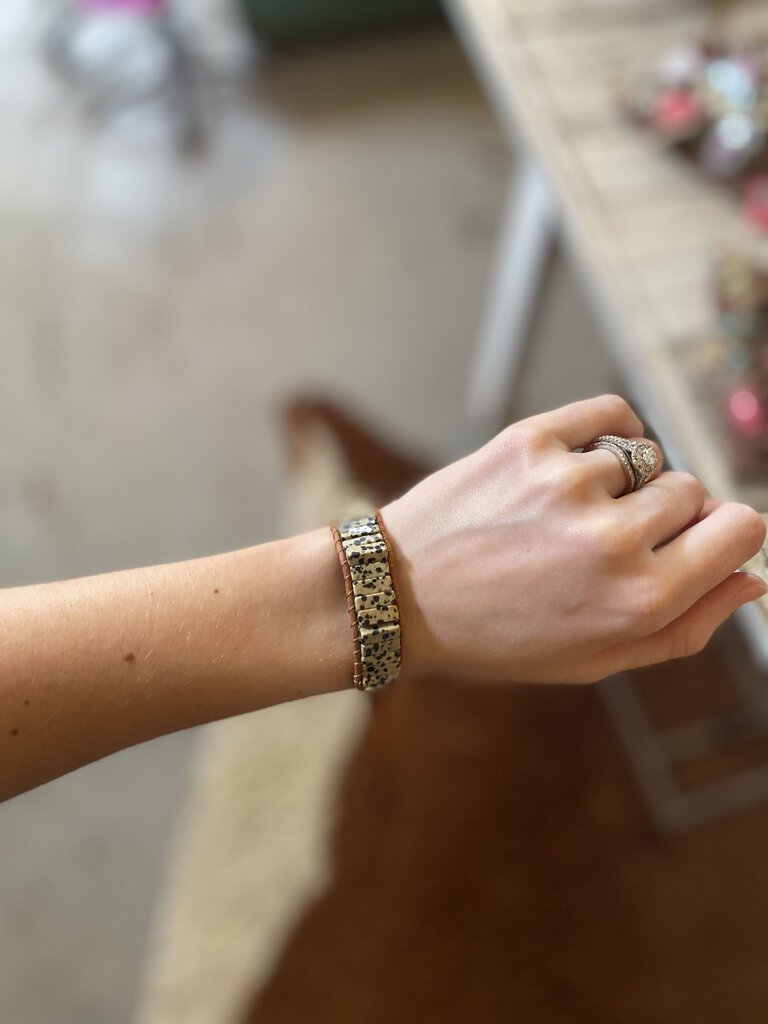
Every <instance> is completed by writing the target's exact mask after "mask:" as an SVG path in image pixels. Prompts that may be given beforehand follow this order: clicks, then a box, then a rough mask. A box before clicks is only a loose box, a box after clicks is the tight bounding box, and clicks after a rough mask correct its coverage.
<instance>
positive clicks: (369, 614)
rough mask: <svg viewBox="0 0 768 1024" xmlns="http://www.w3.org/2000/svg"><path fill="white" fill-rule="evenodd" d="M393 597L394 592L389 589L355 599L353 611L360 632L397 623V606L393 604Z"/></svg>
mask: <svg viewBox="0 0 768 1024" xmlns="http://www.w3.org/2000/svg"><path fill="white" fill-rule="evenodd" d="M394 596H395V595H394V591H393V590H392V589H391V588H390V589H389V590H388V591H387V592H384V593H376V594H363V595H361V596H359V597H355V611H356V612H357V621H358V624H359V626H360V629H361V631H362V630H363V629H373V627H374V626H384V625H387V624H388V623H397V622H399V617H398V614H397V606H396V605H395V604H394V603H393V599H394Z"/></svg>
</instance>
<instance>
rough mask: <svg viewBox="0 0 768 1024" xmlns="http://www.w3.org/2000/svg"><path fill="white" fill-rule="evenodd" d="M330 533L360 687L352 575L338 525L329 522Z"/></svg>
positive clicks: (355, 670)
mask: <svg viewBox="0 0 768 1024" xmlns="http://www.w3.org/2000/svg"><path fill="white" fill-rule="evenodd" d="M331 534H332V535H333V541H334V544H335V545H336V551H337V553H338V556H339V562H340V563H341V572H342V575H343V577H344V589H345V591H346V593H347V614H348V615H349V622H350V625H351V626H352V638H353V640H354V645H355V668H354V673H353V676H352V681H353V682H354V684H355V686H356V687H357V688H358V689H362V685H363V657H362V653H361V649H360V627H359V625H358V622H357V612H356V611H355V594H354V591H353V589H352V577H351V575H350V571H349V562H348V561H347V555H346V552H345V551H344V545H343V544H342V541H341V534H340V533H339V530H338V527H336V526H334V525H333V524H331ZM382 536H383V534H382Z"/></svg>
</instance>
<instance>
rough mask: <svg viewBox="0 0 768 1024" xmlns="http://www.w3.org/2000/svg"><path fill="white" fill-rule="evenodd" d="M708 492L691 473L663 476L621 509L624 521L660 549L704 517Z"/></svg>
mask: <svg viewBox="0 0 768 1024" xmlns="http://www.w3.org/2000/svg"><path fill="white" fill-rule="evenodd" d="M706 502H707V492H706V490H705V488H704V485H703V484H702V483H701V481H700V480H699V479H698V478H697V477H695V476H692V475H691V474H690V473H662V474H661V476H659V477H657V478H656V479H655V480H651V481H650V482H649V483H647V484H646V485H645V486H644V487H641V488H640V490H639V491H635V492H634V493H633V494H627V495H626V496H625V497H624V498H622V499H621V503H620V505H619V506H617V510H619V509H620V511H621V514H622V517H623V521H624V522H625V523H626V524H627V525H628V526H629V527H630V528H631V529H633V530H635V531H636V532H637V533H638V535H640V536H642V537H643V539H644V540H645V541H646V543H647V544H648V546H649V547H651V548H657V547H659V546H660V545H661V544H666V543H667V542H668V541H670V540H672V538H673V537H676V536H677V534H679V533H680V531H681V530H684V529H685V528H686V527H689V526H692V525H693V524H694V523H696V522H698V521H699V520H700V519H701V518H702V516H703V515H704V509H705V505H706Z"/></svg>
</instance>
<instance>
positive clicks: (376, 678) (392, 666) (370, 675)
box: [362, 644, 400, 687]
mask: <svg viewBox="0 0 768 1024" xmlns="http://www.w3.org/2000/svg"><path fill="white" fill-rule="evenodd" d="M362 665H363V684H364V686H366V687H368V686H372V685H376V686H384V685H385V684H386V683H389V682H391V681H392V680H393V679H395V678H396V677H397V674H398V672H399V671H400V645H399V644H397V645H396V647H395V648H394V649H392V650H383V651H382V650H377V651H376V652H375V653H371V652H368V651H367V650H366V652H365V653H363V656H362Z"/></svg>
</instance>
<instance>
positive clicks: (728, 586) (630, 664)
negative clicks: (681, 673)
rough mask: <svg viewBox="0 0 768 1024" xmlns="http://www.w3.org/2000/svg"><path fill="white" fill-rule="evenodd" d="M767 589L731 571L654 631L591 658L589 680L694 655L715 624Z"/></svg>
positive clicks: (749, 578)
mask: <svg viewBox="0 0 768 1024" xmlns="http://www.w3.org/2000/svg"><path fill="white" fill-rule="evenodd" d="M767 591H768V586H766V584H765V583H763V582H762V580H760V579H758V578H756V577H754V576H751V575H750V574H749V573H743V572H735V573H731V575H730V576H727V577H726V579H724V580H722V581H721V582H720V583H719V584H718V585H717V586H716V587H714V588H713V589H712V590H710V591H709V592H708V593H707V594H705V595H704V596H703V597H700V598H699V600H698V601H697V602H696V603H695V604H694V605H693V606H692V607H690V608H689V609H688V610H687V611H686V612H684V613H683V615H681V616H679V617H678V618H676V619H674V620H673V621H672V622H670V623H668V625H666V626H665V627H664V628H663V629H661V630H659V631H658V632H657V633H652V634H650V636H646V637H643V638H642V639H640V640H632V641H628V642H626V643H622V644H617V645H616V646H614V647H611V648H609V649H608V650H606V651H604V652H603V654H602V655H600V656H599V657H598V658H597V659H594V658H593V659H591V660H590V663H589V668H588V670H587V671H588V673H589V676H590V679H591V678H592V676H593V677H594V679H600V678H603V677H604V676H607V675H612V674H614V673H616V672H622V671H625V670H627V669H632V668H641V667H642V666H644V665H656V664H658V663H659V662H662V661H669V660H670V659H671V658H683V657H687V656H688V655H690V654H697V653H698V652H699V651H700V650H701V649H702V648H703V647H705V646H706V644H707V643H708V641H709V639H710V637H711V636H712V634H713V633H714V632H715V630H716V629H717V628H718V626H721V625H722V624H723V623H724V622H725V621H726V619H728V618H730V616H731V615H733V613H734V612H735V611H736V610H737V609H738V608H740V607H741V606H742V605H744V604H748V603H749V602H750V601H755V600H757V599H758V598H760V597H763V596H764V595H765V593H766V592H767Z"/></svg>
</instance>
